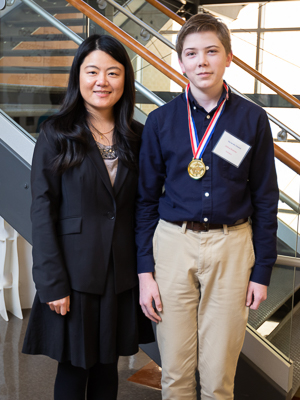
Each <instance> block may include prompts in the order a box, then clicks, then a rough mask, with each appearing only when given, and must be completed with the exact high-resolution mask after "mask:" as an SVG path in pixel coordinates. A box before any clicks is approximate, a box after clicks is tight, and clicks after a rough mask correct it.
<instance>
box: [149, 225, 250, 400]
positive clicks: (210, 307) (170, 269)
mask: <svg viewBox="0 0 300 400" xmlns="http://www.w3.org/2000/svg"><path fill="white" fill-rule="evenodd" d="M153 248H154V259H155V264H156V265H155V279H156V281H157V283H158V286H159V291H160V295H161V300H162V305H163V311H162V312H161V313H160V315H161V318H162V322H160V323H159V324H158V326H157V340H158V346H159V350H160V354H161V358H162V398H163V399H164V400H185V399H186V400H196V397H197V396H196V382H195V371H196V369H197V368H198V369H199V373H200V384H201V400H208V399H210V400H211V399H214V400H232V399H233V386H234V376H235V370H236V365H237V360H238V357H239V353H240V351H241V348H242V345H243V341H244V336H245V330H246V324H247V319H248V308H247V307H246V306H245V302H246V292H247V286H248V281H249V276H250V272H251V267H252V266H253V264H254V251H253V245H252V229H251V226H250V225H249V223H248V222H246V223H244V224H241V225H237V226H234V227H229V228H228V227H227V226H226V225H224V227H223V229H215V230H211V231H208V232H193V231H191V230H186V229H185V225H183V227H182V228H181V227H179V226H177V225H174V224H172V223H169V222H166V221H163V220H160V222H159V224H158V226H157V229H156V231H155V235H154V238H153Z"/></svg>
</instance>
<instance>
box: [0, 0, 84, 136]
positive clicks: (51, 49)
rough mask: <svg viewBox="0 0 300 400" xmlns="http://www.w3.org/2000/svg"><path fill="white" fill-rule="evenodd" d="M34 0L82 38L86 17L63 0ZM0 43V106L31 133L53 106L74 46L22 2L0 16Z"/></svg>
mask: <svg viewBox="0 0 300 400" xmlns="http://www.w3.org/2000/svg"><path fill="white" fill-rule="evenodd" d="M36 3H37V4H38V5H40V6H42V7H43V8H44V9H45V10H46V11H47V12H49V13H50V14H51V15H53V16H55V17H56V18H57V19H58V20H60V21H62V22H63V23H64V24H65V25H66V26H68V27H69V28H70V29H71V30H72V31H73V32H75V33H77V34H78V35H80V36H81V37H83V38H85V37H86V17H85V16H83V14H81V13H79V12H78V10H76V9H75V8H74V7H71V6H70V5H69V4H68V3H67V2H66V1H65V0H57V1H56V2H49V1H43V0H38V1H36ZM0 42H1V45H0V46H1V47H0V51H1V53H0V54H1V57H2V58H1V59H0V108H1V109H3V111H4V112H6V113H7V114H8V115H9V116H10V117H11V118H13V119H14V120H15V121H16V122H17V123H18V124H19V125H21V126H22V128H23V129H25V130H26V131H27V132H28V133H30V134H32V135H33V136H35V137H36V136H37V135H38V132H39V126H40V124H41V122H42V121H43V120H44V119H46V118H47V117H48V116H49V115H51V114H53V113H54V112H56V111H57V109H58V107H59V104H60V102H61V100H62V98H63V95H64V93H65V89H66V86H67V83H68V76H69V69H70V65H71V63H72V60H73V57H74V54H75V52H76V49H77V47H78V45H77V44H75V43H74V42H73V41H71V40H69V39H68V38H67V37H66V36H65V35H63V34H62V33H61V32H60V31H59V30H58V29H57V28H54V27H53V26H52V25H51V24H50V23H49V22H47V21H46V20H45V19H44V18H43V17H42V16H41V15H39V14H37V13H36V12H35V11H33V10H32V9H30V8H29V7H28V6H27V5H25V4H24V3H20V5H18V6H17V7H15V8H13V9H12V10H11V11H8V12H7V13H6V14H5V15H4V16H3V17H2V18H1V31H0Z"/></svg>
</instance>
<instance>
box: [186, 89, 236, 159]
mask: <svg viewBox="0 0 300 400" xmlns="http://www.w3.org/2000/svg"><path fill="white" fill-rule="evenodd" d="M223 85H224V87H225V89H226V97H225V99H224V100H223V101H222V102H221V103H220V105H219V107H218V108H217V110H216V111H215V113H214V115H213V117H212V119H211V121H210V123H209V125H208V127H207V129H206V131H205V132H204V135H203V138H202V139H201V141H200V143H199V139H198V135H197V129H196V125H195V121H194V118H193V116H192V112H191V107H190V102H189V98H188V93H189V89H190V84H188V85H187V87H186V89H185V96H186V102H187V113H188V123H189V131H190V139H191V146H192V151H193V155H194V159H195V160H196V159H198V160H199V159H201V158H202V155H203V153H204V151H205V149H206V146H207V145H208V143H209V141H210V139H211V137H212V134H213V133H214V130H215V127H216V124H217V122H218V120H219V118H220V117H221V115H222V112H223V110H224V106H225V102H226V100H227V99H228V98H229V94H228V86H227V85H226V83H225V82H223Z"/></svg>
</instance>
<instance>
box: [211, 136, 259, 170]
mask: <svg viewBox="0 0 300 400" xmlns="http://www.w3.org/2000/svg"><path fill="white" fill-rule="evenodd" d="M250 148H251V146H249V145H248V144H247V143H244V142H242V141H241V140H240V139H238V138H236V137H235V136H232V135H231V134H230V133H228V132H227V131H224V133H223V135H222V136H221V137H220V139H219V141H218V143H217V144H216V145H215V148H214V149H213V151H212V152H213V153H215V154H216V155H217V156H219V157H221V158H223V159H224V160H226V161H228V162H229V163H230V164H233V165H234V166H235V167H237V168H238V167H239V166H240V164H241V162H242V161H243V159H244V158H245V156H246V154H247V153H248V151H249V150H250Z"/></svg>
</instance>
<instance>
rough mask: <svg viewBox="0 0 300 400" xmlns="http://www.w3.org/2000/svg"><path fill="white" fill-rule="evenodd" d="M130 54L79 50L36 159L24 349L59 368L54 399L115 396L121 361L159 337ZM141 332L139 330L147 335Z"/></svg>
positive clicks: (106, 40) (86, 45) (112, 47)
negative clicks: (145, 257) (31, 295)
mask: <svg viewBox="0 0 300 400" xmlns="http://www.w3.org/2000/svg"><path fill="white" fill-rule="evenodd" d="M134 93H135V92H134V74H133V69H132V66H131V63H130V59H129V57H128V55H127V53H126V51H125V49H124V47H123V46H122V45H121V44H120V43H119V42H118V41H117V40H116V39H114V38H112V37H109V36H99V35H94V36H91V37H89V38H88V39H86V40H85V41H84V42H83V43H82V44H81V45H80V47H79V48H78V51H77V53H76V55H75V58H74V61H73V64H72V67H71V71H70V78H69V84H68V88H67V93H66V96H65V99H64V102H63V105H62V108H61V110H60V112H58V113H57V114H56V115H54V116H52V117H50V118H49V119H48V120H47V121H46V122H45V123H44V124H43V126H42V131H41V134H40V136H39V139H38V141H37V144H36V148H35V152H34V157H33V162H32V210H31V217H32V226H33V278H34V281H35V284H36V288H37V295H36V297H35V300H34V304H33V307H32V311H31V316H30V321H29V324H28V328H27V332H26V337H25V342H24V346H23V352H24V353H27V354H44V355H47V356H50V357H52V358H54V359H56V360H57V361H58V362H59V364H58V370H57V376H56V381H55V388H54V398H55V400H68V399H70V400H71V399H72V400H77V399H78V400H83V399H85V392H86V393H87V399H88V400H93V399H95V400H96V399H97V400H98V399H105V400H110V399H112V400H113V399H114V400H115V399H116V397H117V383H118V374H117V361H118V356H119V355H130V354H134V353H136V352H137V351H138V343H146V342H150V341H152V340H153V333H152V331H151V327H150V326H148V325H147V321H146V320H142V314H140V311H139V306H138V293H137V275H136V252H135V242H134V222H133V221H134V203H135V196H136V186H137V177H138V172H137V161H138V160H137V158H138V151H139V146H140V136H141V131H142V125H141V124H139V123H137V122H135V121H133V119H132V118H133V110H134ZM138 328H140V330H139V329H138Z"/></svg>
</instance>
